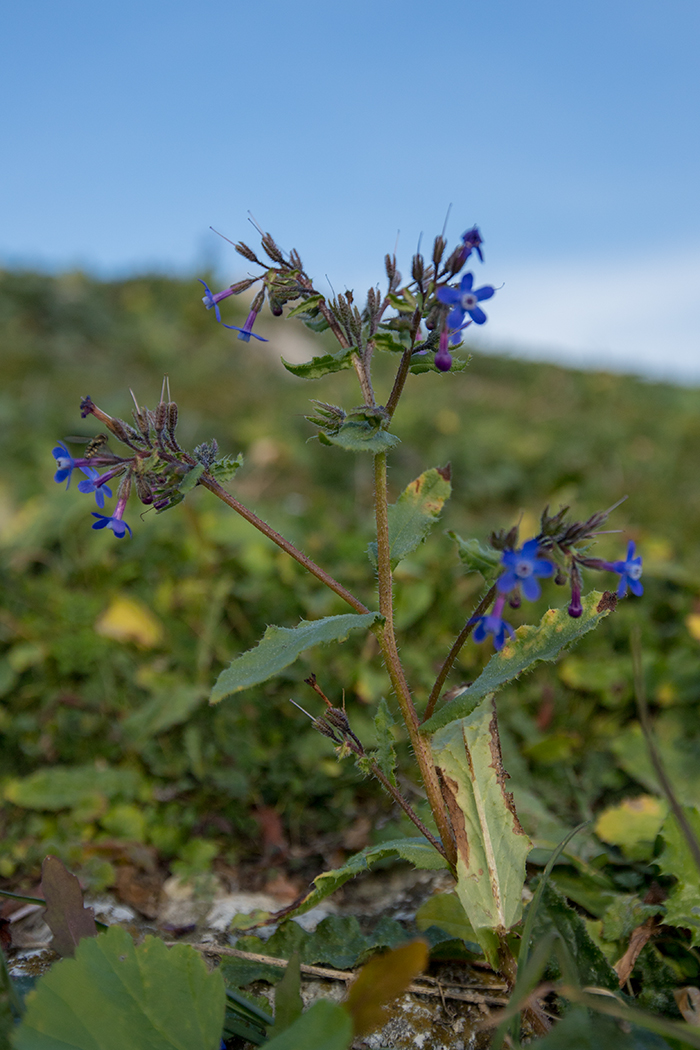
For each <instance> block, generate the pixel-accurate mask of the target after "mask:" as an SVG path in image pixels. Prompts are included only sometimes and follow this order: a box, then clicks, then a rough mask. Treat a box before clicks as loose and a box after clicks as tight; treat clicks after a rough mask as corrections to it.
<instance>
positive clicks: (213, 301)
mask: <svg viewBox="0 0 700 1050" xmlns="http://www.w3.org/2000/svg"><path fill="white" fill-rule="evenodd" d="M197 280H198V281H199V283H200V284H203V285H204V289H205V291H206V295H203V296H202V302H203V303H204V305H205V306H206V308H207V310H211V309H212V308H213V310H214V313H215V314H216V319H217V321H218V322H219V324H221V310H220V309H219V303H220V302H221V300H222V299H226V298H227V297H228V296H229V295H233V288H224V290H223V292H216V294H214V292H212V290H211V288H210V287H209V285H208V284H207V283H206V281H203V280H202V278H201V277H198V278H197ZM230 327H231V326H230V325H226V328H230Z"/></svg>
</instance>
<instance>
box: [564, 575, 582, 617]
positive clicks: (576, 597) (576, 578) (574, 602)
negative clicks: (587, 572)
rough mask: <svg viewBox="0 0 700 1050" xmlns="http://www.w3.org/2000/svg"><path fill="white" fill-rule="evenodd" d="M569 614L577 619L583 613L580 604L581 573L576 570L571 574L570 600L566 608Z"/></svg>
mask: <svg viewBox="0 0 700 1050" xmlns="http://www.w3.org/2000/svg"><path fill="white" fill-rule="evenodd" d="M567 611H568V613H569V616H571V617H572V618H573V619H574V620H578V618H579V616H581V615H582V613H583V605H582V604H581V574H580V573H579V572H578V571H576V572H575V573H574V572H572V574H571V601H570V602H569V608H568V610H567Z"/></svg>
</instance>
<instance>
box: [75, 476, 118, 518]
mask: <svg viewBox="0 0 700 1050" xmlns="http://www.w3.org/2000/svg"><path fill="white" fill-rule="evenodd" d="M80 469H81V470H82V472H83V474H84V475H85V477H86V479H87V480H86V481H81V482H79V483H78V491H79V492H86V493H87V492H94V493H95V501H96V503H97V506H98V507H100V508H102V507H104V505H105V496H107V497H108V498H109V499H111V498H112V490H111V489H110V487H109V486H108V485H106V484H105V483H104V481H103V480H102V475H101V474H100V473H99V471H97V470H95V468H94V467H81V468H80ZM104 477H105V478H106V477H107V475H106V474H105V475H104Z"/></svg>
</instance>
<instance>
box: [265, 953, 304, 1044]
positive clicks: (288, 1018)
mask: <svg viewBox="0 0 700 1050" xmlns="http://www.w3.org/2000/svg"><path fill="white" fill-rule="evenodd" d="M303 1008H304V1004H303V1003H302V1000H301V968H300V966H299V953H298V952H293V953H292V954H291V955H290V957H289V962H288V963H287V969H286V970H285V971H284V977H283V978H282V980H281V981H280V982H279V983H278V984H277V986H276V988H275V1023H274V1026H273V1027H272V1028H271V1029H270V1032H269V1035H270V1037H271V1038H273V1039H274V1037H275V1036H277V1035H280V1034H281V1033H282V1032H284V1031H286V1029H287V1028H289V1026H290V1025H292V1024H294V1022H295V1021H296V1019H297V1017H301V1013H302V1010H303Z"/></svg>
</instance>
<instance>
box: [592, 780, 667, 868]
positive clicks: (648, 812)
mask: <svg viewBox="0 0 700 1050" xmlns="http://www.w3.org/2000/svg"><path fill="white" fill-rule="evenodd" d="M667 813H668V805H667V803H666V802H664V801H662V800H661V799H659V798H654V797H653V796H652V795H639V796H638V797H637V798H626V799H623V801H622V802H620V803H618V805H616V806H609V807H608V808H607V809H605V810H603V812H602V813H601V814H600V816H599V817H598V819H597V820H596V822H595V833H596V835H597V836H598V838H599V839H601V840H602V841H603V842H610V843H612V844H613V845H614V846H619V847H620V848H621V850H622V852H623V853H624V855H625V856H626V857H627V858H628V859H629V860H632V861H635V860H647V861H648V860H651V858H652V856H653V854H654V842H655V839H656V836H657V835H658V834H659V831H660V830H661V825H662V824H663V822H664V820H665V818H666V815H667Z"/></svg>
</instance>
